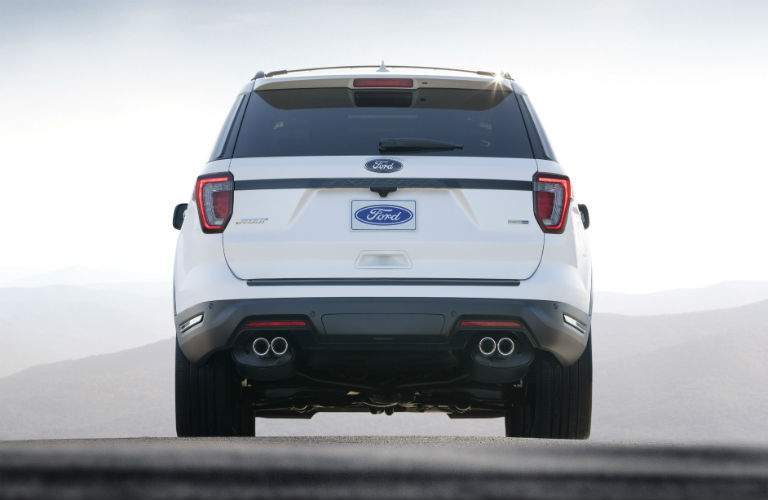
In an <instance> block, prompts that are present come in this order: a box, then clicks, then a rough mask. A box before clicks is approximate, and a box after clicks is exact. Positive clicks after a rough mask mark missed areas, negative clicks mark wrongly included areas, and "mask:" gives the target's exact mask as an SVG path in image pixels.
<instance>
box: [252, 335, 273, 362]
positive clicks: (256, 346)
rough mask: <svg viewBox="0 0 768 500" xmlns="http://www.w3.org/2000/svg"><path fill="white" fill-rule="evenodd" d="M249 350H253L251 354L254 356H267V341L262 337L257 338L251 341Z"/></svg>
mask: <svg viewBox="0 0 768 500" xmlns="http://www.w3.org/2000/svg"><path fill="white" fill-rule="evenodd" d="M251 348H252V349H253V353H254V354H255V355H256V356H258V357H260V358H263V357H264V356H266V355H267V354H269V340H267V339H265V338H264V337H258V338H257V339H256V340H254V341H253V344H252V346H251Z"/></svg>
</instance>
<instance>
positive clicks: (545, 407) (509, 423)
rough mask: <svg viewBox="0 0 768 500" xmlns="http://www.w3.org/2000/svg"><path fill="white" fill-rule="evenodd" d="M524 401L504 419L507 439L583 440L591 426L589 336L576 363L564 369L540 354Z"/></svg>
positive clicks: (590, 343)
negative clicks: (585, 346)
mask: <svg viewBox="0 0 768 500" xmlns="http://www.w3.org/2000/svg"><path fill="white" fill-rule="evenodd" d="M527 382H528V384H527V387H526V394H525V398H524V402H523V403H522V404H518V405H516V406H513V407H512V408H511V409H510V410H509V411H507V415H506V417H505V428H506V435H507V437H534V438H550V439H587V438H588V437H589V432H590V429H591V425H592V336H591V335H590V338H589V340H588V341H587V348H586V349H585V350H584V353H583V354H582V355H581V357H580V358H579V360H578V361H576V363H574V364H573V365H571V366H569V367H564V366H563V365H561V364H560V363H559V362H558V361H557V360H556V359H555V358H554V356H552V355H551V354H549V353H540V354H539V355H538V356H537V359H536V361H535V362H534V364H533V366H532V367H531V371H530V372H529V374H528V376H527Z"/></svg>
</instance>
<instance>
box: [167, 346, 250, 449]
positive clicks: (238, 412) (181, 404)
mask: <svg viewBox="0 0 768 500" xmlns="http://www.w3.org/2000/svg"><path fill="white" fill-rule="evenodd" d="M241 393H242V390H241V388H240V381H239V380H238V377H237V374H236V372H235V367H234V366H233V362H232V360H231V359H230V358H229V356H227V353H216V354H214V355H213V356H212V357H211V358H210V359H209V360H208V361H207V362H206V363H205V364H202V365H199V366H195V365H193V364H192V363H190V362H189V360H187V358H186V356H184V353H183V352H182V351H181V349H180V348H179V345H178V343H177V344H176V434H177V435H178V436H179V437H202V436H253V434H254V421H255V419H254V416H253V412H252V411H251V409H250V408H249V407H248V406H247V405H244V404H243V401H242V396H241Z"/></svg>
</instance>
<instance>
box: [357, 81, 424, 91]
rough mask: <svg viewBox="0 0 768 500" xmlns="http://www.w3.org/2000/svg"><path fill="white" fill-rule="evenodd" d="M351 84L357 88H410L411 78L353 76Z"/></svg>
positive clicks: (411, 84)
mask: <svg viewBox="0 0 768 500" xmlns="http://www.w3.org/2000/svg"><path fill="white" fill-rule="evenodd" d="M352 86H353V87H355V88H358V89H360V88H378V89H391V88H397V89H410V88H412V87H413V80H412V79H410V78H355V79H354V80H353V81H352Z"/></svg>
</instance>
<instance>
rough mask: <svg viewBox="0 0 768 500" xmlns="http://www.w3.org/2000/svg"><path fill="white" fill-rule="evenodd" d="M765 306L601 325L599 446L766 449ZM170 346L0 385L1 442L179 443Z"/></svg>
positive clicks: (295, 426)
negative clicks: (141, 439) (170, 439)
mask: <svg viewBox="0 0 768 500" xmlns="http://www.w3.org/2000/svg"><path fill="white" fill-rule="evenodd" d="M766 317H768V301H764V302H760V303H756V304H751V305H748V306H743V307H739V308H732V309H728V310H721V311H711V312H704V313H687V314H675V315H663V316H652V317H631V316H622V315H615V314H605V315H602V314H599V315H596V317H595V320H594V341H593V342H594V349H595V350H594V353H595V395H594V420H593V433H592V436H593V439H595V440H598V441H617V440H618V441H633V440H642V441H677V442H699V443H703V442H719V443H756V444H768V421H767V420H766V419H765V415H768V396H766V391H765V390H764V386H765V384H766V382H768V363H766V360H768V342H766V339H767V338H768V322H767V321H766V320H765V318H766ZM172 347H173V344H172V341H171V340H165V341H162V342H157V343H154V344H150V345H147V346H144V347H141V348H137V349H131V350H127V351H122V352H118V353H114V354H108V355H101V356H94V357H90V358H86V359H80V360H77V361H66V362H61V363H55V364H49V365H44V366H38V367H34V368H31V369H28V370H25V371H23V372H20V373H17V374H14V375H12V376H9V377H5V378H0V402H2V404H0V439H24V438H53V437H106V436H164V435H166V436H168V435H173V432H174V431H173V429H174V427H173V388H172ZM257 433H258V434H260V435H286V434H288V435H313V434H314V435H349V434H364V435H376V434H378V435H381V434H390V435H501V434H502V433H503V422H502V420H500V419H490V420H486V419H478V420H454V421H452V420H449V419H448V418H447V417H445V416H444V415H440V414H417V415H407V414H399V415H395V416H392V417H386V416H381V415H376V416H372V415H364V414H360V415H357V414H321V415H319V416H316V417H315V418H313V419H312V420H309V421H303V420H263V419H259V420H258V421H257Z"/></svg>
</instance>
